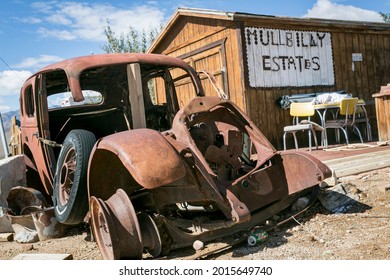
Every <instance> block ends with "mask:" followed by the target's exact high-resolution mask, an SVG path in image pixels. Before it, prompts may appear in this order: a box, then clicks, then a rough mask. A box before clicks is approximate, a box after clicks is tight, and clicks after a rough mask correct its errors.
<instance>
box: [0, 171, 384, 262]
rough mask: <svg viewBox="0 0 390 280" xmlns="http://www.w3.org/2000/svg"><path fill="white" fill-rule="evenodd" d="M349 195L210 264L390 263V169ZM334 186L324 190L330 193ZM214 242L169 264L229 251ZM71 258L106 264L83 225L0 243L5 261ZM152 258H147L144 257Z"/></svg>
mask: <svg viewBox="0 0 390 280" xmlns="http://www.w3.org/2000/svg"><path fill="white" fill-rule="evenodd" d="M340 183H342V184H343V186H344V187H345V189H348V192H349V193H352V194H353V195H354V197H355V198H356V199H357V200H358V201H357V202H355V203H353V204H350V205H349V206H348V207H344V208H342V209H338V212H336V213H334V212H332V211H329V210H327V209H325V208H324V207H323V205H322V204H321V203H320V201H317V202H316V203H315V204H314V205H313V206H312V207H311V208H310V209H309V210H308V211H306V212H305V213H304V214H303V215H301V216H298V217H297V218H296V219H295V220H292V221H290V222H288V223H285V224H283V225H282V226H276V227H274V228H273V229H272V230H270V231H269V232H268V234H269V236H268V238H267V239H266V240H265V241H264V242H263V243H261V244H260V245H257V246H254V247H251V246H248V244H247V243H246V241H245V242H241V243H239V244H237V245H236V246H234V247H233V248H230V249H228V250H225V251H223V252H222V253H219V254H214V255H211V256H208V257H207V258H208V259H218V260H225V259H245V260H253V259H259V260H264V259H274V260H287V259H292V260H304V259H310V260H322V259H338V260H344V259H345V260H379V259H381V260H389V259H390V239H389V238H388V237H389V236H390V223H389V221H390V190H386V189H388V188H390V168H384V169H380V170H376V171H371V172H367V173H362V174H359V175H354V176H349V177H344V178H340ZM327 189H329V187H326V188H325V189H323V192H325V191H326V190H327ZM284 215H288V213H281V214H280V215H278V216H276V217H274V218H273V219H272V220H270V221H268V224H267V226H268V227H269V226H270V225H271V226H272V224H277V223H278V222H279V221H280V220H282V219H283V216H284ZM225 245H226V244H223V243H219V242H215V243H211V244H205V248H204V249H203V250H201V251H197V252H194V250H193V249H192V248H191V249H188V250H180V251H172V252H171V254H170V255H168V256H167V257H165V258H166V259H186V258H193V257H194V253H196V254H198V255H202V254H206V255H207V252H208V251H210V250H213V249H215V248H219V247H218V246H225ZM21 253H24V254H29V253H35V254H36V253H61V254H63V253H67V254H71V255H72V256H73V259H76V260H85V259H88V260H98V259H101V255H100V252H99V250H98V248H97V246H96V243H94V242H92V241H90V236H89V229H88V228H86V227H85V226H84V225H83V226H79V227H74V228H68V229H67V230H66V232H65V235H64V237H62V238H58V239H51V240H46V241H39V242H36V243H31V244H21V243H17V242H15V241H13V242H2V243H1V244H0V259H12V258H14V257H15V256H17V255H18V254H21ZM145 257H146V258H147V257H148V256H147V255H146V256H145Z"/></svg>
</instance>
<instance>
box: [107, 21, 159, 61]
mask: <svg viewBox="0 0 390 280" xmlns="http://www.w3.org/2000/svg"><path fill="white" fill-rule="evenodd" d="M160 30H161V27H160ZM158 32H159V30H158V29H157V28H153V27H150V28H149V30H148V35H149V36H147V33H146V31H145V29H143V30H142V33H141V34H140V33H139V32H137V30H135V29H134V27H132V26H129V28H128V32H127V33H126V34H124V33H123V32H122V33H121V34H119V36H118V35H117V34H115V32H114V31H113V30H112V29H111V27H110V22H109V21H108V20H107V26H105V27H104V35H106V38H107V43H106V44H105V45H103V46H102V47H101V48H102V50H103V51H105V52H106V53H124V52H133V53H145V52H146V51H147V49H148V47H149V46H150V44H151V43H152V42H153V40H154V39H155V38H156V36H157V34H158Z"/></svg>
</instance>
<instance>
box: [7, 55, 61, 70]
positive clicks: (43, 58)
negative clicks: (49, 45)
mask: <svg viewBox="0 0 390 280" xmlns="http://www.w3.org/2000/svg"><path fill="white" fill-rule="evenodd" d="M61 60H63V58H62V57H59V56H55V55H40V56H39V57H28V58H25V59H23V60H22V62H20V63H18V64H16V65H12V66H13V67H14V68H19V69H23V68H28V69H35V70H38V69H40V68H42V67H44V66H46V65H48V64H51V63H54V62H57V61H61Z"/></svg>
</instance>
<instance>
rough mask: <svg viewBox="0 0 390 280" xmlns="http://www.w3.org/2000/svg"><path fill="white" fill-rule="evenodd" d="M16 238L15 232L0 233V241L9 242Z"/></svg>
mask: <svg viewBox="0 0 390 280" xmlns="http://www.w3.org/2000/svg"><path fill="white" fill-rule="evenodd" d="M13 239H14V234H13V233H0V242H8V241H12V240H13Z"/></svg>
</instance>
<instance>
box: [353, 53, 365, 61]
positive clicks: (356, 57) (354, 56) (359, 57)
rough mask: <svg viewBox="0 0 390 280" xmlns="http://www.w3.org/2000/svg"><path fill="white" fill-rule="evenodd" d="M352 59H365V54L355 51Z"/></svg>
mask: <svg viewBox="0 0 390 280" xmlns="http://www.w3.org/2000/svg"><path fill="white" fill-rule="evenodd" d="M352 61H363V55H362V54H361V53H353V54H352Z"/></svg>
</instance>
